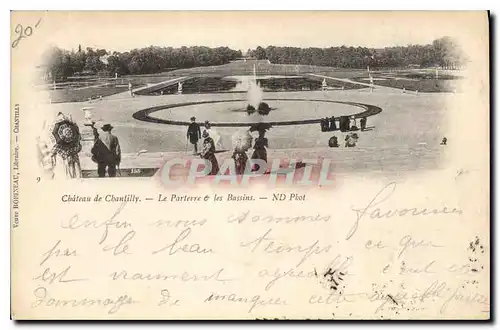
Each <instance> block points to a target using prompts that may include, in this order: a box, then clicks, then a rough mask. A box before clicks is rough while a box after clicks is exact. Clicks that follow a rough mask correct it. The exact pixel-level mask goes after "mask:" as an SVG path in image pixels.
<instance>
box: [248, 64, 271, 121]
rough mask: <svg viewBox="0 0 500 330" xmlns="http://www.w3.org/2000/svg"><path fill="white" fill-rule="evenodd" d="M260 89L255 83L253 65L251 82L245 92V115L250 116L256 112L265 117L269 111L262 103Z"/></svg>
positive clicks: (255, 74) (267, 106) (264, 103)
mask: <svg viewBox="0 0 500 330" xmlns="http://www.w3.org/2000/svg"><path fill="white" fill-rule="evenodd" d="M262 94H263V93H262V88H261V87H260V84H259V83H258V82H257V73H256V69H255V64H254V65H253V80H250V81H249V86H248V92H247V101H248V105H247V113H248V114H249V115H250V114H252V113H254V112H255V111H258V112H259V114H261V115H267V114H269V112H270V111H271V108H270V107H269V104H267V103H266V102H262V96H263V95H262Z"/></svg>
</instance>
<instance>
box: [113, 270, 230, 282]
mask: <svg viewBox="0 0 500 330" xmlns="http://www.w3.org/2000/svg"><path fill="white" fill-rule="evenodd" d="M223 272H225V269H224V268H220V269H218V270H216V271H215V272H213V273H212V274H209V275H206V274H195V273H189V272H187V271H182V273H179V274H165V273H161V272H156V273H146V272H129V271H126V270H121V271H115V272H112V273H111V274H110V277H111V279H112V280H113V281H167V280H172V281H181V282H209V281H216V282H230V281H234V280H235V279H234V278H229V277H225V276H223V274H222V273H223Z"/></svg>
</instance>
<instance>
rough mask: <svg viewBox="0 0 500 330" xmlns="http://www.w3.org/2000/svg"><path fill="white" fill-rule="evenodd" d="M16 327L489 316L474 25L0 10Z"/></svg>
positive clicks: (405, 18) (439, 15)
mask: <svg viewBox="0 0 500 330" xmlns="http://www.w3.org/2000/svg"><path fill="white" fill-rule="evenodd" d="M10 51H11V75H12V76H11V81H12V90H11V191H12V194H11V237H12V246H11V279H12V281H11V282H12V284H11V292H12V298H11V299H12V302H11V306H12V307H11V314H12V318H14V319H16V320H32V319H66V320H68V319H87V320H89V319H97V320H104V319H112V320H126V319H134V320H235V319H238V320H262V319H273V320H274V319H280V320H282V319H283V320H285V319H286V320H289V319H290V320H304V319H311V320H316V319H328V320H387V319H399V320H434V319H447V320H488V319H490V313H491V312H490V301H491V296H490V280H491V278H490V271H491V264H490V254H491V241H490V204H489V197H490V191H489V179H490V168H489V162H490V153H489V151H490V145H489V137H490V132H489V123H490V122H489V121H490V117H489V106H490V105H489V87H490V86H489V16H488V13H487V12H481V11H476V12H474V11H469V12H460V11H454V12H445V11H441V12H433V11H415V12H410V11H391V12H389V11H378V12H359V11H358V12H356V11H352V12H349V11H345V12H331V11H310V12H306V11H295V12H285V11H283V12H279V11H247V12H245V11H238V12H230V11H227V12H224V11H220V12H219V11H190V12H188V11H171V12H168V11H156V12H155V11H150V12H148V11H143V12H133V11H129V12H124V11H57V12H52V11H13V12H12V13H11V44H10Z"/></svg>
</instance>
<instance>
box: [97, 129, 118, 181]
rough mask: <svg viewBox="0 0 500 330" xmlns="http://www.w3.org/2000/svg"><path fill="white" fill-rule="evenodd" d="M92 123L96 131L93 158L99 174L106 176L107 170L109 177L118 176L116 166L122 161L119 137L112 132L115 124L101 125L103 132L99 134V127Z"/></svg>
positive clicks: (101, 176)
mask: <svg viewBox="0 0 500 330" xmlns="http://www.w3.org/2000/svg"><path fill="white" fill-rule="evenodd" d="M94 124H95V123H93V124H92V129H93V131H94V146H93V147H92V150H91V152H92V160H93V161H94V162H96V163H97V174H98V175H99V177H100V178H103V177H105V176H106V170H107V172H108V176H109V177H115V176H116V167H117V166H119V165H120V162H121V150H120V143H119V141H118V138H117V137H116V136H115V135H113V134H111V130H112V129H113V126H111V125H110V124H106V125H104V126H102V127H101V129H102V130H103V132H104V133H103V134H102V135H99V133H98V132H97V128H95V127H94Z"/></svg>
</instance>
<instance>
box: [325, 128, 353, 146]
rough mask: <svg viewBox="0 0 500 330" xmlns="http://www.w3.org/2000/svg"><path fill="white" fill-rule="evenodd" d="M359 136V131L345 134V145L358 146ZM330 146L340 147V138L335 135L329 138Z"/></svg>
mask: <svg viewBox="0 0 500 330" xmlns="http://www.w3.org/2000/svg"><path fill="white" fill-rule="evenodd" d="M358 139H359V136H358V133H352V132H351V133H349V134H347V135H346V136H345V139H344V142H345V144H344V147H346V148H353V147H355V146H356V143H357V142H358ZM328 146H329V147H331V148H338V147H340V145H339V141H338V138H337V137H336V136H335V135H334V136H332V137H331V138H330V139H329V140H328Z"/></svg>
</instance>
